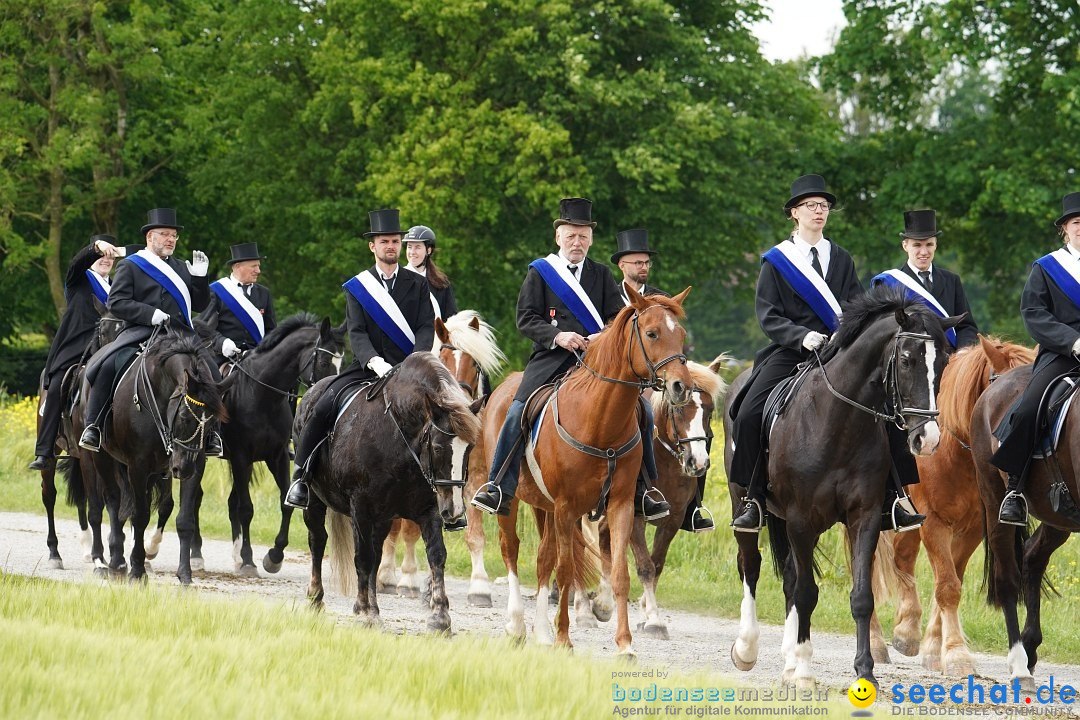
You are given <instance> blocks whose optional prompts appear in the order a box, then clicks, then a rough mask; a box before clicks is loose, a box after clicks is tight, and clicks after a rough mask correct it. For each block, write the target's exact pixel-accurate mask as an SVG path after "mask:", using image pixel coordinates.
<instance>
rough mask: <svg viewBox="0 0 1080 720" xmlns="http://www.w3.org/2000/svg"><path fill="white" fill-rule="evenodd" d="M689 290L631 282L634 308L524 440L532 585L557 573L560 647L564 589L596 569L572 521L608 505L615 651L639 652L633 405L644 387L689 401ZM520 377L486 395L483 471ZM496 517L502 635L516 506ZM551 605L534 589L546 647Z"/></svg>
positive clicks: (514, 630)
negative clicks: (533, 526)
mask: <svg viewBox="0 0 1080 720" xmlns="http://www.w3.org/2000/svg"><path fill="white" fill-rule="evenodd" d="M689 292H690V288H687V289H686V290H684V291H683V292H682V293H680V294H679V295H676V296H675V297H674V298H665V297H662V296H659V295H651V296H649V297H647V298H643V297H642V296H641V295H639V294H638V293H637V292H635V291H634V290H633V289H632V288H629V289H628V293H629V295H630V305H628V306H627V307H625V308H623V309H622V310H621V311H620V312H619V314H618V315H617V316H616V317H615V319H614V320H612V321H611V324H610V325H609V326H608V327H607V328H606V329H605V330H604V331H603V332H601V333H600V335H599V337H598V338H597V339H596V340H594V341H593V342H591V343H590V345H589V349H588V350H587V351H586V353H585V356H584V358H583V359H582V360H581V366H580V367H578V368H577V369H575V370H574V371H573V372H571V373H570V374H569V375H568V376H566V378H565V379H564V380H562V381H561V383H560V384H559V385H558V388H557V390H556V392H555V393H554V394H553V395H552V396H551V399H550V400H548V403H547V407H546V409H545V412H544V414H543V416H542V417H541V419H540V424H539V428H538V431H537V432H536V433H535V434H533V433H530V435H529V437H528V438H526V440H527V442H526V447H525V461H526V462H525V467H523V468H522V474H521V484H520V486H519V488H518V494H517V498H518V499H519V500H522V501H524V502H526V503H528V504H529V505H531V506H532V507H533V509H534V513H535V514H536V520H537V528H538V529H539V532H540V547H539V550H538V554H537V562H536V565H537V567H536V575H537V587H538V589H540V590H545V589H546V588H547V587H548V584H549V582H550V580H551V574H552V570H553V569H554V570H555V576H556V581H557V582H558V585H559V610H558V617H557V635H556V636H555V637H554V642H556V643H557V644H559V645H561V646H565V647H570V646H571V642H570V634H569V625H570V616H569V611H568V607H569V598H570V593H571V592H572V591H573V589H574V588H575V587H585V586H587V585H589V584H590V580H591V579H592V578H591V576H592V574H593V572H594V568H593V567H592V563H591V562H590V561H591V560H593V558H592V557H590V556H588V555H586V551H585V545H584V538H583V537H582V535H581V530H580V527H579V523H578V521H579V520H580V519H581V518H582V517H583V516H584V515H585V514H587V513H590V512H591V511H593V510H595V509H596V508H597V507H598V505H601V506H603V505H604V503H605V501H606V506H605V507H604V512H605V514H606V517H607V521H608V525H609V527H610V531H611V550H612V558H613V559H614V560H613V563H612V572H611V582H612V586H613V589H614V592H615V599H616V609H617V612H618V620H617V625H618V627H617V629H616V632H615V644H616V646H617V647H618V652H619V654H620V655H626V656H633V655H634V654H635V653H634V650H633V647H632V645H631V641H632V636H631V634H630V624H629V619H628V616H627V598H628V594H629V589H630V578H629V572H628V569H627V564H626V548H627V544H628V543H629V540H630V533H631V531H632V530H633V524H634V507H633V503H634V490H635V486H636V484H637V476H638V473H639V471H640V470H641V441H642V438H641V436H640V431H639V429H638V422H637V408H636V403H637V402H638V396H639V395H640V393H641V391H642V389H644V388H649V387H652V388H654V389H657V390H663V391H664V392H665V393H666V394H667V396H668V399H669V400H670V401H671V402H672V403H674V404H676V405H682V404H685V403H686V402H687V400H688V398H689V393H690V388H691V384H692V383H691V378H690V371H689V370H688V369H687V367H686V358H685V356H683V354H682V346H683V341H684V339H685V337H686V331H685V330H683V328H682V326H681V325H680V324H679V322H678V321H679V319H680V318H682V317H683V316H684V315H683V309H682V303H683V300H684V299H685V298H686V296H687V294H688V293H689ZM520 381H521V380H520V376H519V375H514V376H511V377H510V378H508V379H507V380H506V381H504V382H503V384H502V385H500V386H499V387H498V388H497V389H496V390H495V392H493V393H492V395H491V400H490V402H489V403H488V408H487V410H486V412H485V414H484V436H485V437H484V447H483V450H484V454H485V462H486V464H487V465H488V466H489V467H490V465H491V462H492V458H491V455H492V454H493V453H494V449H495V440H496V437H497V436H498V433H499V430H500V429H501V427H502V424H503V418H504V417H505V416H506V410H507V408H508V407H509V405H510V402H511V400H512V399H513V396H514V393H515V392H516V391H517V386H518V385H519V384H520ZM645 441H646V442H648V439H647V438H646V439H645ZM605 488H607V490H608V492H607V496H606V498H604V490H605ZM498 520H499V528H500V530H501V538H500V539H501V546H502V555H503V561H504V562H505V563H506V569H507V572H508V585H509V596H510V597H509V600H508V603H507V611H508V614H509V616H510V619H509V622H508V625H507V632H509V633H510V634H511V635H514V636H518V637H521V636H524V634H525V622H524V611H523V604H522V599H521V588H520V584H519V581H518V572H517V553H518V545H517V530H516V522H517V513H516V506H515V507H512V508H511V511H510V515H509V516H506V517H504V516H500V517H499V519H498ZM547 602H548V593H547V592H546V591H539V592H537V596H536V622H535V625H534V630H535V632H536V636H537V640H538V641H539V642H540V643H542V644H550V643H551V642H552V641H553V638H552V634H551V626H550V624H549V621H548V617H547Z"/></svg>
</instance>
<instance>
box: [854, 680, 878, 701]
mask: <svg viewBox="0 0 1080 720" xmlns="http://www.w3.org/2000/svg"><path fill="white" fill-rule="evenodd" d="M847 696H848V700H850V701H851V704H852V705H854V706H855V707H857V708H868V707H870V706H871V705H873V704H874V700H876V699H877V688H875V687H874V684H873V683H872V682H870V681H869V680H864V679H863V678H859V679H858V680H856V681H855V682H853V683H851V687H849V688H848V691H847Z"/></svg>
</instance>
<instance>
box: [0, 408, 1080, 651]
mask: <svg viewBox="0 0 1080 720" xmlns="http://www.w3.org/2000/svg"><path fill="white" fill-rule="evenodd" d="M32 412H33V403H32V402H31V401H28V400H23V401H21V402H16V401H13V400H10V399H9V400H7V401H6V403H5V404H4V405H3V406H0V487H2V488H3V493H2V495H0V509H2V510H15V511H23V512H34V513H42V512H43V511H42V509H41V501H40V493H39V475H38V474H37V473H32V472H30V471H27V470H26V469H25V467H26V463H27V462H29V460H30V459H31V458H32V454H33V417H32ZM714 430H716V431H717V442H715V443H714V445H713V451H714V462H713V466H712V469H711V470H710V472H709V482H708V486H707V494H708V497H707V499H706V505H707V506H709V507H710V508H712V509H713V511H714V512H716V516H717V521H718V522H717V524H718V525H720V526H723V525H726V523H727V522H728V520H729V510H728V507H729V505H728V498H727V491H726V483H725V482H724V474H723V463H722V461H721V457H720V455H719V451H720V449H721V448H722V443H721V442H720V439H721V437H722V433H721V427H720V424H719V422H716V423H715V427H714ZM260 467H261V466H260ZM260 478H261V481H260V482H258V484H257V487H256V489H255V520H254V523H253V527H252V537H253V542H254V544H255V557H256V561H258V560H259V559H260V558H261V557H262V555H263V553H264V552H265V550H266V548H267V547H268V546H269V545H270V544H271V543H272V541H273V537H274V535H275V533H276V531H277V524H278V519H279V518H278V510H277V496H276V488H275V487H274V484H273V481H272V479H271V478H270V477H269V474H268V473H267V472H266V471H265V469H262V471H261V472H260ZM203 486H204V490H205V492H206V499H205V500H204V504H203V512H202V516H201V523H202V527H203V532H204V534H205V535H206V536H207V537H217V538H228V537H229V525H228V518H227V515H226V509H225V500H226V497H227V495H228V490H229V479H228V469H227V466H226V465H225V464H224V463H223V462H222V461H219V460H212V461H210V463H209V464H208V471H207V474H206V476H205V477H204V481H203ZM59 512H60V514H61V515H62V516H65V517H74V511H73V510H72V509H71V508H68V507H66V506H65V507H62V508H61V509H60V511H59ZM526 515H527V514H523V517H525V516H526ZM485 529H486V530H487V534H488V538H489V543H488V547H487V550H486V554H485V558H486V562H487V568H488V572H489V573H490V574H491V575H492V577H493V578H494V577H495V576H498V575H501V574H504V572H505V571H504V570H503V566H502V560H501V559H500V557H499V554H498V545H497V543H495V542H494V538H495V537H496V535H495V525H494V522H493V521H492V519H491V518H487V519H486V520H485ZM522 532H523V535H524V538H523V543H522V555H521V557H522V560H523V562H522V566H521V567H522V577H523V582H525V584H526V585H528V584H529V583H532V582H535V574H534V573H533V569H532V563H531V558H533V557H534V551H535V547H536V536H535V531H534V529H533V526H532V523H531V520H524V521H523V522H522ZM290 538H291V539H290V546H289V551H291V552H302V551H306V549H307V547H306V531H305V529H304V527H303V521H302V520H301V519H300V517H299V515H297V516H296V517H295V518H294V522H293V526H292V532H291V535H290ZM38 541H39V542H40V543H41V546H42V547H43V548H44V546H45V521H44V517H43V518H42V524H41V535H40V537H39V538H38ZM447 546H448V551H449V560H448V572H449V573H450V574H453V575H458V576H461V577H468V575H469V571H470V566H469V559H468V553H467V551H466V549H465V545H464V541H463V538H462V537H460V536H449V537H448V542H447ZM762 547H763V551H764V552H765V553H766V554H767V547H765V539H764V536H763V538H762ZM844 553H845V547H844V544H843V541H842V539H841V537H840V534H839V532H838V531H837V529H835V528H834V529H833V531H831V532H829V533H828V534H826V535H825V536H824V537H823V539H822V542H821V543H820V545H819V563H820V564H821V568H822V573H823V574H822V577H821V578H820V585H821V594H820V599H819V602H818V606H817V610H816V611H815V613H814V627H815V629H818V630H828V631H832V632H840V633H851V632H854V623H853V621H852V619H851V615H850V612H849V605H848V593H849V592H850V590H851V585H850V582H851V581H850V574H849V573H848V571H847V567H846V564H845V561H844ZM420 555H421V564H423V555H422V551H421V552H420ZM1078 557H1080V551H1078V549H1077V545H1076V542H1075V541H1074V540H1070V541H1069V542H1068V543H1066V545H1065V546H1064V547H1063V548H1061V549H1060V550H1059V551H1058V552H1057V553H1055V554H1054V557H1053V559H1052V562H1051V565H1050V569H1049V573H1048V574H1049V577H1050V579H1051V580H1052V581H1053V583H1054V585H1055V586H1056V588H1057V590H1058V591H1059V592H1060V596H1050V597H1047V598H1046V600H1045V601H1044V603H1043V634H1044V643H1043V645H1042V647H1041V648H1040V657H1041V658H1043V659H1047V660H1054V661H1058V662H1075V659H1076V658H1077V657H1080V636H1078V635H1077V633H1076V632H1075V629H1074V628H1075V626H1074V625H1073V623H1072V621H1073V620H1074V618H1075V616H1074V615H1073V613H1074V612H1075V611H1076V606H1077V588H1078V585H1080V577H1078V575H1077V572H1076V565H1077V559H1078ZM982 565H983V562H982V552H981V551H976V554H975V556H974V557H973V558H972V561H971V564H970V566H969V569H968V575H967V577H968V582H967V583H966V584H965V586H964V593H963V602H962V606H961V619H962V621H963V623H964V630H965V632H966V633H967V635H968V638H969V640H970V641H971V643H972V646H973V647H974V648H975V649H977V650H982V651H987V652H996V653H999V654H1004V652H1005V650H1006V648H1005V637H1004V631H1003V629H1002V628H1003V625H1004V624H1003V621H1002V616H1001V613H1000V612H999V611H998V610H995V609H993V608H990V607H988V606H987V605H986V604H985V602H984V595H985V591H984V589H983V587H982ZM918 577H919V585H920V596H921V597H922V599H923V605H924V608H926V609H927V612H925V613H924V620H925V615H926V614H928V608H929V598H930V596H931V588H932V578H931V572H930V568H929V565H928V564H927V562H926V560H925V554H923V555H921V556H920V561H919V569H918ZM637 587H638V586H637V585H636V581H635V588H637ZM741 599H742V589H741V585H740V584H739V582H738V572H737V570H736V566H735V542H734V539H733V538H732V535H731V533H729V532H726V531H723V530H718V531H717V532H713V533H708V534H705V535H697V536H691V535H688V534H685V533H682V534H681V537H679V538H677V539H676V541H675V542H674V543H673V546H672V550H671V553H670V554H669V556H668V561H667V565H666V568H665V571H664V575H663V578H662V580H661V584H660V588H659V601H660V604H661V606H662V607H666V608H673V609H675V608H677V609H684V610H692V611H697V612H702V613H707V614H713V615H719V616H724V617H738V613H739V603H740V601H741ZM758 599H759V604H758V611H759V614H760V617H761V619H762V621H763V622H768V623H772V624H777V625H780V624H783V620H784V607H783V595H782V592H781V590H780V585H779V582H778V581H777V579H776V577H775V576H774V575H773V573H772V571H771V563H770V562H769V560H768V559H766V561H765V566H764V567H763V572H762V581H761V583H760V585H759V592H758ZM892 613H893V606H892V605H891V604H887V605H885V606H882V607H879V614H880V616H881V621H882V625H883V626H884V629H885V632H886V636H887V637H889V636H891V630H892Z"/></svg>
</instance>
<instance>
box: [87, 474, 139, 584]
mask: <svg viewBox="0 0 1080 720" xmlns="http://www.w3.org/2000/svg"><path fill="white" fill-rule="evenodd" d="M94 467H96V468H98V471H99V473H101V471H102V470H103V469H104V470H106V471H107V472H105V473H103V474H102V475H101V476H102V477H104V478H107V479H106V480H103V481H102V485H103V489H102V490H103V493H104V495H105V508H106V509H107V510H108V511H109V564H108V566H107V567H102V568H99V569H100V570H101V573H99V574H107V573H109V572H115V573H117V574H120V573H124V572H127V569H128V565H127V560H125V559H124V523H125V522H126V520H127V518H126V517H124V516H123V515H122V514H121V513H122V509H121V508H122V502H123V495H124V493H125V492H126V493H129V494H130V495H131V497H132V501H133V503H134V502H135V491H134V488H133V487H132V486H131V482H130V480H129V479H128V477H127V470H126V469H123V468H122V467H121V466H120V465H118V464H114V463H112V462H109V463H107V464H105V465H100V466H99V465H98V464H97V463H96V462H95V464H94ZM121 484H123V486H124V488H123V489H121V487H120V486H121ZM136 504H137V503H136Z"/></svg>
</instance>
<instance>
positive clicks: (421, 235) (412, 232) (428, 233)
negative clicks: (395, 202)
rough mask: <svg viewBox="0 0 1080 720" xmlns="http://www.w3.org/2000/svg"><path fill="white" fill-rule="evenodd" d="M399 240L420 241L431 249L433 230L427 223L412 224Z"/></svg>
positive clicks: (433, 244) (433, 238)
mask: <svg viewBox="0 0 1080 720" xmlns="http://www.w3.org/2000/svg"><path fill="white" fill-rule="evenodd" d="M401 242H403V243H407V242H422V243H424V244H425V245H427V246H428V247H429V248H431V249H433V250H434V249H435V231H434V230H432V229H431V228H429V227H428V226H427V225H413V226H412V227H411V228H409V231H408V232H407V233H405V237H403V238H401Z"/></svg>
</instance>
